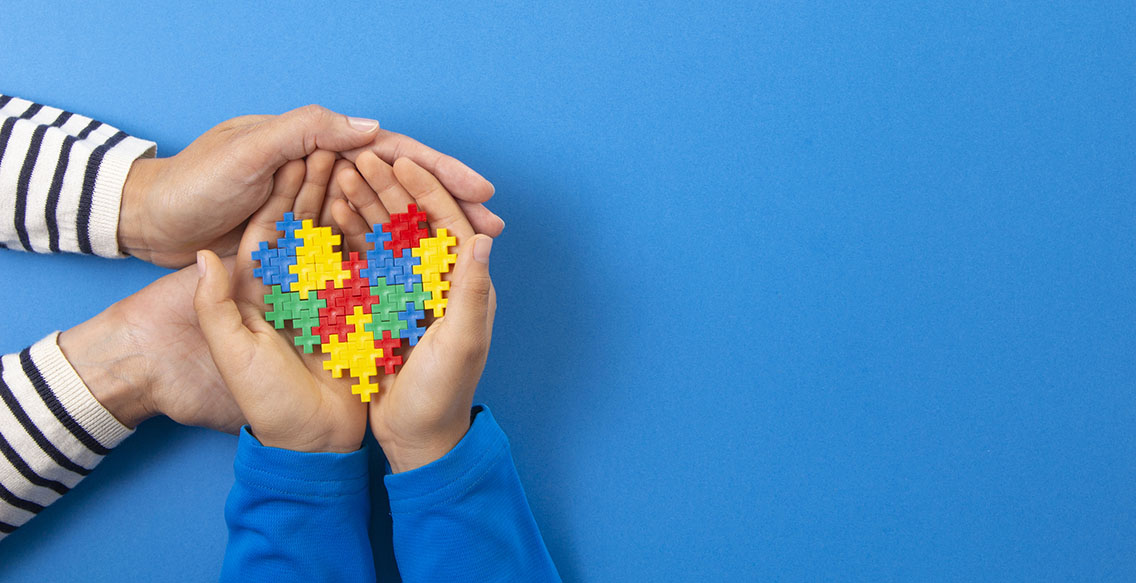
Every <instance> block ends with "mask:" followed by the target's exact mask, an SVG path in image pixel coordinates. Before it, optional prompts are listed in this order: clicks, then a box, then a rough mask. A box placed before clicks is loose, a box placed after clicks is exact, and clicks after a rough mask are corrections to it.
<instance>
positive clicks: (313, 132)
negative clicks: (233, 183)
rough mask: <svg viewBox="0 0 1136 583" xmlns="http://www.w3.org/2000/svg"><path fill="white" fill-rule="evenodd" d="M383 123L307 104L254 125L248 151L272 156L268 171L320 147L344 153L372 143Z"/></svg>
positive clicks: (246, 136) (247, 144)
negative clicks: (380, 124)
mask: <svg viewBox="0 0 1136 583" xmlns="http://www.w3.org/2000/svg"><path fill="white" fill-rule="evenodd" d="M378 131H379V122H377V121H375V120H373V119H366V118H361V117H348V116H346V115H343V114H341V113H335V112H334V111H331V110H330V109H327V108H325V107H320V106H318V105H307V106H304V107H301V108H299V109H293V110H292V111H289V112H287V113H284V114H282V115H278V116H273V117H271V118H269V119H267V120H265V121H263V122H260V123H258V124H256V125H253V126H250V127H249V129H248V130H247V134H246V135H245V138H244V139H245V140H246V143H245V144H244V145H243V148H242V149H244V150H246V151H250V152H260V153H262V154H264V155H266V156H268V159H267V160H264V162H265V163H266V164H267V168H266V170H268V173H272V172H275V171H276V169H277V168H279V167H281V166H283V165H284V163H285V162H287V161H289V160H299V159H300V158H304V157H306V156H307V155H308V154H311V153H312V152H314V151H316V150H317V149H318V150H330V151H332V152H342V151H344V150H350V149H352V148H358V147H361V146H365V145H367V144H369V143H371V141H372V140H374V139H375V136H376V135H377V134H378Z"/></svg>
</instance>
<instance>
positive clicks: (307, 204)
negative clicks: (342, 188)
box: [292, 150, 335, 224]
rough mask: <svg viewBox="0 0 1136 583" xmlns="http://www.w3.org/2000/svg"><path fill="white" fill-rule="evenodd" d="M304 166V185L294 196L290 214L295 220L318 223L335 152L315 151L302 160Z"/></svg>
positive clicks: (329, 180)
mask: <svg viewBox="0 0 1136 583" xmlns="http://www.w3.org/2000/svg"><path fill="white" fill-rule="evenodd" d="M304 165H305V171H304V184H303V186H301V187H300V193H299V194H298V195H296V202H295V204H294V205H293V206H292V212H293V213H295V215H296V220H299V221H303V220H309V219H310V220H311V221H313V222H317V223H318V221H319V218H320V212H321V211H322V210H323V206H324V199H325V198H326V197H327V185H328V183H329V182H331V169H332V167H333V166H335V152H331V151H328V150H316V151H315V152H312V154H311V155H310V156H308V157H307V158H306V159H305V160H304ZM321 224H322V223H321Z"/></svg>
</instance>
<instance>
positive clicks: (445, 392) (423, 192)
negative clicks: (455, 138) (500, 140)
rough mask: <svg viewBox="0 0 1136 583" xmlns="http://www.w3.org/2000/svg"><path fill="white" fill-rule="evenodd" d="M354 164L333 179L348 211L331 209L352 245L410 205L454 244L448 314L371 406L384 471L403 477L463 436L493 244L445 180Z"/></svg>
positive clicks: (481, 352)
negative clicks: (384, 459)
mask: <svg viewBox="0 0 1136 583" xmlns="http://www.w3.org/2000/svg"><path fill="white" fill-rule="evenodd" d="M356 165H357V167H358V170H359V173H361V174H362V175H361V176H360V174H359V173H356V172H355V170H354V168H344V167H341V168H340V169H339V170H338V173H337V176H336V181H337V182H338V184H339V186H340V188H341V189H342V191H343V193H344V194H345V195H346V198H347V200H348V202H350V203H351V205H350V206H349V205H348V204H346V203H345V202H343V201H335V202H333V203H332V204H333V206H332V214H333V216H334V217H335V220H336V222H337V223H338V224H339V226H340V229H341V230H342V231H343V235H344V239H345V244H346V245H347V246H348V247H349V248H352V249H354V250H356V251H362V250H363V249H364V247H363V244H364V237H365V235H366V233H368V232H370V231H371V227H370V225H374V224H378V223H384V222H387V221H388V220H389V219H390V214H391V213H395V212H406V207H407V205H408V204H410V203H415V204H417V205H418V208H419V210H421V211H423V212H425V213H426V217H427V220H428V222H429V223H430V226H431V227H432V228H434V229H440V228H444V229H447V230H448V231H449V232H450V234H451V235H453V236H454V237H456V238H457V240H458V249H457V255H458V262H457V265H456V266H455V268H454V272H453V280H452V284H451V285H452V289H451V291H450V292H449V301H448V304H447V307H446V315H445V316H444V317H442V318H439V319H438V320H436V321H434V322H433V323H432V324H430V326H429V327H428V328H427V329H426V334H425V335H424V336H423V337H422V338H421V339H420V340H419V341H418V344H417V346H415V347H414V348H413V349H409V348H408V349H404V352H403V357H404V360H405V364H404V365H403V366H402V368H401V369H400V370H399V372H398V373H397V374H395V375H385V376H383V377H382V379H381V380H380V382H379V387H380V390H379V393H378V395H377V396H376V397H373V398H372V400H371V405H370V421H371V431H372V433H374V435H375V438H376V439H377V440H378V442H379V445H380V446H382V448H383V453H385V454H386V456H387V460H388V461H389V462H390V465H391V469H392V470H393V471H395V472H405V471H407V470H412V469H414V468H418V467H421V466H424V465H426V464H428V463H430V462H433V461H435V460H437V459H439V458H441V457H442V456H444V455H446V453H447V452H449V451H450V450H451V449H453V447H454V446H455V445H457V443H458V442H459V441H461V439H462V437H464V436H465V434H466V432H467V431H468V430H469V427H470V407H471V406H472V404H473V395H474V392H475V390H476V389H477V382H478V380H479V379H480V378H481V372H482V370H483V369H484V368H485V360H486V357H487V356H488V355H489V344H490V340H491V338H492V333H493V317H494V314H495V312H496V309H497V294H496V291H495V290H494V288H493V283H492V281H491V280H490V277H489V252H490V250H491V248H492V245H493V240H492V239H491V238H489V237H487V236H485V235H475V233H474V229H473V226H472V225H470V222H469V220H468V219H467V217H466V215H465V213H464V212H463V211H462V208H461V207H460V206H459V204H458V202H457V201H456V200H455V199H454V198H453V196H451V195H450V193H449V192H448V191H447V190H446V189H445V187H443V186H442V183H441V182H439V181H438V180H437V179H436V178H435V177H434V175H432V174H430V172H428V171H426V170H425V169H423V168H422V167H420V166H418V165H417V164H415V163H414V162H412V161H411V160H409V159H405V158H404V159H400V160H398V161H397V162H395V165H394V166H393V167H391V166H390V165H388V164H386V162H384V161H383V160H381V159H379V158H378V157H375V156H371V155H369V154H367V155H360V156H359V157H358V158H357V159H356ZM352 207H354V209H353V208H352ZM356 211H357V212H356Z"/></svg>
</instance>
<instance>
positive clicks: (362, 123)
mask: <svg viewBox="0 0 1136 583" xmlns="http://www.w3.org/2000/svg"><path fill="white" fill-rule="evenodd" d="M347 123H348V125H350V126H351V127H352V128H353V129H355V130H358V131H360V132H363V133H371V132H373V131H375V130H377V129H379V120H377V119H370V118H366V117H350V116H348V118H347Z"/></svg>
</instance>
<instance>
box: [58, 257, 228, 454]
mask: <svg viewBox="0 0 1136 583" xmlns="http://www.w3.org/2000/svg"><path fill="white" fill-rule="evenodd" d="M227 264H228V265H229V266H231V265H232V261H231V260H230V261H228V262H227ZM196 285H197V270H196V267H190V268H187V269H182V270H181V271H177V272H174V273H171V274H169V275H167V276H165V277H162V278H161V279H158V280H157V281H155V282H154V283H151V284H150V285H148V286H146V287H145V288H143V289H141V290H140V291H138V292H136V293H134V294H133V295H131V296H129V297H127V298H125V299H123V300H121V301H119V302H118V303H116V304H114V305H112V306H110V307H109V308H107V309H106V310H104V311H103V312H102V313H100V314H99V315H97V316H95V317H94V318H91V319H90V320H87V321H86V322H83V323H82V324H79V325H78V326H75V327H74V328H71V329H69V330H66V331H64V332H63V333H62V334H60V336H59V346H60V348H61V349H62V350H63V354H64V355H65V356H66V357H67V361H68V362H70V363H71V365H72V366H73V367H74V368H75V370H76V372H78V373H79V376H80V377H81V378H82V379H83V381H84V383H85V384H86V385H87V387H88V388H89V389H90V390H91V393H92V394H93V395H94V397H95V398H96V399H97V400H98V401H99V402H100V403H102V405H103V406H104V407H106V409H107V410H108V411H110V413H111V414H113V415H114V416H115V418H117V419H118V420H119V421H121V422H122V423H123V425H126V426H128V427H136V426H137V425H138V424H139V423H141V422H142V421H144V420H146V419H148V418H150V417H153V416H155V415H158V414H163V415H166V416H168V417H169V418H171V419H173V420H174V421H177V422H178V423H182V424H186V425H197V426H201V427H208V428H210V429H216V430H219V431H224V432H227V433H236V432H237V430H239V429H240V427H241V425H243V424H244V417H243V416H242V415H241V411H240V409H239V408H237V404H236V402H235V401H234V400H233V397H232V395H231V394H230V393H229V391H228V389H226V388H225V385H224V383H223V382H222V381H221V375H220V373H219V372H217V367H216V366H215V365H214V364H213V358H212V357H211V356H210V355H209V347H208V346H207V345H206V344H205V337H204V336H203V335H202V334H201V330H200V328H198V325H197V314H196V313H195V312H194V311H193V292H194V288H195V287H196Z"/></svg>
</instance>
